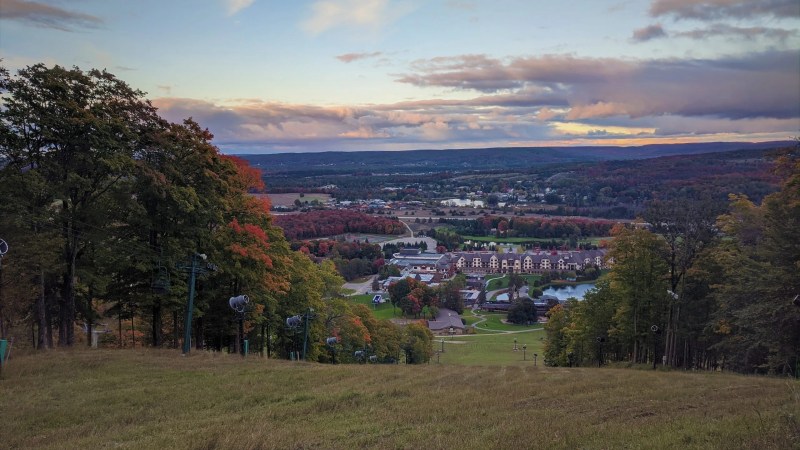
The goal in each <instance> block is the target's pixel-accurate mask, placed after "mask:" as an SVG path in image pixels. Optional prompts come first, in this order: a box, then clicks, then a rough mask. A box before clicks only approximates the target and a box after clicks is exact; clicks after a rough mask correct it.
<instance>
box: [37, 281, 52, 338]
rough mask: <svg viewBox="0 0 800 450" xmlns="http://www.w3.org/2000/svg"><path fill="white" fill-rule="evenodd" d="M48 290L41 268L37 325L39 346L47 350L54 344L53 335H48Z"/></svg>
mask: <svg viewBox="0 0 800 450" xmlns="http://www.w3.org/2000/svg"><path fill="white" fill-rule="evenodd" d="M46 295H47V290H46V286H45V283H44V270H39V296H38V297H36V308H35V311H36V319H35V320H34V321H35V322H36V326H37V327H38V336H37V347H38V348H39V349H44V350H47V349H48V348H50V346H51V345H52V335H51V337H50V339H48V337H47V330H48V328H49V322H50V321H49V318H48V314H47V301H46V297H45V296H46Z"/></svg>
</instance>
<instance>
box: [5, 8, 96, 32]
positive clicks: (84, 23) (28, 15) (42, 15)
mask: <svg viewBox="0 0 800 450" xmlns="http://www.w3.org/2000/svg"><path fill="white" fill-rule="evenodd" d="M0 19H7V20H17V21H20V22H24V23H28V24H30V25H34V26H37V27H42V28H53V29H56V30H61V31H73V30H74V29H76V28H97V27H99V26H101V25H102V24H103V20H102V19H100V18H99V17H96V16H92V15H89V14H84V13H78V12H72V11H68V10H66V9H62V8H58V7H56V6H50V5H46V4H43V3H37V2H30V1H24V0H2V4H0Z"/></svg>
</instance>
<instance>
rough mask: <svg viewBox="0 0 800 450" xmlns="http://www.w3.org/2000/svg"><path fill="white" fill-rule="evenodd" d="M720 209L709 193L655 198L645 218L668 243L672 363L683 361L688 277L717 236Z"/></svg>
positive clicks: (668, 345)
mask: <svg viewBox="0 0 800 450" xmlns="http://www.w3.org/2000/svg"><path fill="white" fill-rule="evenodd" d="M719 212H720V210H719V208H718V207H716V206H715V203H714V202H713V201H712V200H711V199H710V198H708V197H700V198H683V199H675V200H670V201H655V202H652V203H651V204H650V206H649V208H648V210H647V211H646V213H645V220H646V221H647V222H649V223H650V224H651V225H652V227H653V232H655V233H657V234H659V235H660V236H661V237H662V238H663V239H664V242H665V243H666V246H665V247H664V249H663V251H662V259H663V260H664V262H665V263H666V264H667V265H668V269H669V289H670V291H671V292H673V293H674V294H675V295H670V296H669V302H670V303H669V306H668V317H667V323H666V333H665V337H664V347H665V350H664V355H665V356H666V360H667V364H670V365H672V366H676V365H679V362H680V363H684V361H679V358H678V348H679V347H681V346H680V345H679V344H681V343H680V342H679V340H678V336H679V334H681V328H682V323H681V322H682V320H683V318H682V317H681V308H682V307H683V305H684V304H685V303H686V302H687V301H688V300H689V299H688V298H687V297H686V296H685V295H684V285H683V283H684V282H685V277H686V274H687V272H688V271H689V269H690V268H691V267H692V265H693V264H694V262H695V260H696V259H697V258H698V256H699V255H700V254H701V252H702V250H703V249H704V248H705V247H706V246H708V245H709V244H711V243H712V242H713V240H714V236H715V222H716V217H717V215H718V214H719Z"/></svg>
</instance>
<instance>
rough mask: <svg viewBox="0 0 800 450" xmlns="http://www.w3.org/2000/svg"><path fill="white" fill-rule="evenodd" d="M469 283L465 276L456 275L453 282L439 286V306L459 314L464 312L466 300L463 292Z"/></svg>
mask: <svg viewBox="0 0 800 450" xmlns="http://www.w3.org/2000/svg"><path fill="white" fill-rule="evenodd" d="M466 284H467V281H466V277H464V275H456V276H455V277H454V278H453V279H452V280H450V281H447V282H444V283H442V284H440V285H439V288H438V290H439V292H438V296H439V304H440V305H441V306H442V307H444V308H447V309H451V310H453V311H455V312H457V313H458V314H461V313H463V312H464V298H463V297H462V296H461V290H462V289H464V287H465V286H466Z"/></svg>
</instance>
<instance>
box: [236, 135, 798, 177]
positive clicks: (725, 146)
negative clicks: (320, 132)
mask: <svg viewBox="0 0 800 450" xmlns="http://www.w3.org/2000/svg"><path fill="white" fill-rule="evenodd" d="M790 145H794V143H793V142H792V141H771V142H708V143H693V144H651V145H642V146H638V147H618V146H585V147H495V148H478V149H447V150H407V151H393V152H388V151H363V152H341V151H331V152H319V153H277V154H268V155H250V154H247V155H237V156H239V157H241V158H243V159H246V160H247V161H249V162H250V163H251V164H252V165H253V166H256V167H259V168H261V169H262V170H263V171H264V172H265V173H287V172H300V171H302V172H309V171H314V172H344V171H348V172H352V171H376V170H377V171H386V170H392V171H403V172H430V171H464V170H492V169H514V168H517V169H520V168H529V167H536V166H540V165H544V164H556V163H570V162H597V161H612V160H632V159H649V158H657V157H661V156H674V155H693V154H702V153H716V152H729V151H736V150H765V149H771V148H780V147H785V146H790Z"/></svg>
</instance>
